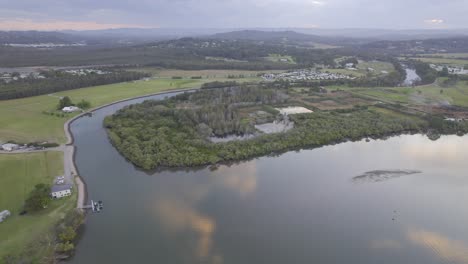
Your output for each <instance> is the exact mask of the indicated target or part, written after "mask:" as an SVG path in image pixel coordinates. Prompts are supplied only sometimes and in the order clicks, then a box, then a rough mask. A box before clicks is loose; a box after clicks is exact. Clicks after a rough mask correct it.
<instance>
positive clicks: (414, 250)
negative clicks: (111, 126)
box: [71, 96, 468, 264]
mask: <svg viewBox="0 0 468 264" xmlns="http://www.w3.org/2000/svg"><path fill="white" fill-rule="evenodd" d="M155 98H156V99H158V98H159V99H160V98H162V97H161V96H157V97H155ZM139 101H142V100H141V99H140V100H136V101H133V102H126V103H122V104H118V105H115V106H112V107H109V108H105V109H102V110H100V111H98V112H97V113H96V114H95V115H94V116H93V117H91V118H83V119H80V120H79V121H77V122H75V123H74V124H73V126H72V130H73V133H74V135H75V136H76V142H75V143H76V146H77V157H76V159H77V165H78V168H79V170H80V172H81V174H82V175H83V177H84V178H85V180H86V182H87V184H88V190H89V196H90V198H93V199H97V200H103V201H104V205H105V208H104V210H105V211H104V212H102V213H101V214H90V215H89V217H88V220H87V223H86V227H85V232H84V235H83V238H82V240H81V241H80V243H79V245H78V247H77V252H76V256H75V258H74V259H73V260H72V261H71V262H72V263H171V264H172V263H175V264H177V263H226V264H227V263H232V264H239V263H243V264H249V263H369V264H370V263H392V264H393V263H427V264H430V263H437V264H439V263H468V228H467V225H468V205H467V204H468V203H467V201H468V175H467V171H468V162H467V157H468V138H467V137H456V136H448V137H442V138H441V139H440V140H438V141H435V142H433V141H430V140H428V139H427V138H425V137H423V136H418V135H416V136H401V137H395V138H391V139H389V140H386V141H380V140H379V141H371V142H368V143H367V142H364V141H363V142H355V143H345V144H340V145H335V146H328V147H323V148H320V149H315V150H305V151H300V152H289V153H286V154H283V155H281V156H279V157H263V158H259V159H255V160H252V161H248V162H242V163H239V164H237V165H232V166H221V167H220V168H219V169H218V170H216V171H210V170H209V169H201V170H197V171H193V170H174V171H163V172H157V173H146V172H143V171H140V170H138V169H136V168H135V167H134V166H132V165H131V164H130V163H128V162H127V161H126V160H125V159H124V158H122V157H121V156H120V155H119V154H118V153H117V151H116V150H115V149H114V148H113V147H112V146H111V145H110V144H109V142H108V140H107V137H106V133H105V131H104V129H103V128H102V119H103V117H104V116H106V115H109V114H111V113H113V112H114V111H115V110H116V109H118V108H120V107H122V106H123V105H125V104H129V103H135V102H139ZM399 169H401V170H418V171H421V173H419V174H411V175H399V177H394V178H392V177H390V178H388V179H387V180H383V181H380V182H378V181H376V180H375V179H369V180H367V181H366V180H365V179H364V180H363V179H362V178H360V179H361V180H360V181H353V177H355V176H359V175H362V174H364V173H365V172H368V171H374V170H399Z"/></svg>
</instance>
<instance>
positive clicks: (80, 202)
mask: <svg viewBox="0 0 468 264" xmlns="http://www.w3.org/2000/svg"><path fill="white" fill-rule="evenodd" d="M197 89H198V88H193V87H192V88H187V89H174V90H167V91H164V92H157V93H152V94H147V95H142V96H137V97H133V98H127V99H122V100H118V101H115V102H111V103H108V104H105V105H101V106H98V107H95V108H93V109H90V110H88V111H86V112H83V113H81V114H79V115H77V116H75V117H73V118H72V119H69V120H68V121H67V122H65V124H64V131H65V136H66V138H67V142H66V145H65V149H64V168H67V167H69V168H70V172H71V175H72V176H73V178H74V180H75V185H76V187H77V188H76V189H77V192H78V199H77V205H76V207H77V209H79V210H82V211H83V207H85V206H86V205H87V200H88V195H87V193H88V192H87V186H86V182H85V180H84V179H83V177H81V175H80V173H79V170H78V168H77V166H76V162H75V153H76V148H75V146H74V145H73V143H74V137H73V133H72V131H71V125H72V123H73V122H75V121H76V120H78V119H80V118H82V117H86V116H88V115H89V114H91V115H92V113H93V112H95V111H98V110H100V109H103V108H106V107H109V106H112V105H115V104H118V103H122V102H127V101H131V100H136V99H141V98H147V97H151V96H155V95H162V94H170V93H177V92H185V91H195V90H197ZM67 163H68V164H69V166H68V165H67Z"/></svg>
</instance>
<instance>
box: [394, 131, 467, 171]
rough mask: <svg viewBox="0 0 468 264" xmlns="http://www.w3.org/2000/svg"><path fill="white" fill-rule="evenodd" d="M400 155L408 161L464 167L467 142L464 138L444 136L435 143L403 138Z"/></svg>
mask: <svg viewBox="0 0 468 264" xmlns="http://www.w3.org/2000/svg"><path fill="white" fill-rule="evenodd" d="M403 142H404V143H403V144H402V146H401V154H402V155H403V156H404V157H407V158H408V159H412V160H415V161H419V162H431V163H436V164H450V165H456V164H460V165H465V163H466V154H468V153H467V151H466V150H468V140H466V138H465V137H463V138H462V137H457V136H445V137H442V138H440V139H438V140H437V141H431V140H429V139H428V138H426V137H417V136H413V137H407V138H404V141H403Z"/></svg>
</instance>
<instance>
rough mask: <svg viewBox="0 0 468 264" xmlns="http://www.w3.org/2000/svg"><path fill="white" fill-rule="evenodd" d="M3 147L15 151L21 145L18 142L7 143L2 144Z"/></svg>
mask: <svg viewBox="0 0 468 264" xmlns="http://www.w3.org/2000/svg"><path fill="white" fill-rule="evenodd" d="M1 148H2V149H3V150H5V151H13V150H17V149H18V148H19V145H17V144H12V143H6V144H3V145H2V146H1Z"/></svg>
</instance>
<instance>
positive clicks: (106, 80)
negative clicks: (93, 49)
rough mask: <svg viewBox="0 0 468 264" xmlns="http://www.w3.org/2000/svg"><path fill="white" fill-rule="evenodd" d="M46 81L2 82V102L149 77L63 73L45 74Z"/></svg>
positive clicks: (122, 72) (52, 72) (124, 74)
mask: <svg viewBox="0 0 468 264" xmlns="http://www.w3.org/2000/svg"><path fill="white" fill-rule="evenodd" d="M43 75H45V76H46V78H44V79H37V78H34V77H33V76H31V77H27V78H24V79H19V80H17V81H14V82H10V83H3V82H0V100H7V99H15V98H22V97H29V96H36V95H42V94H48V93H55V92H60V91H67V90H73V89H78V88H83V87H90V86H97V85H104V84H111V83H119V82H128V81H133V80H138V79H141V78H144V77H148V76H149V75H148V74H145V73H140V72H133V71H112V72H108V73H106V74H87V75H74V74H70V73H67V72H63V71H47V72H43Z"/></svg>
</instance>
